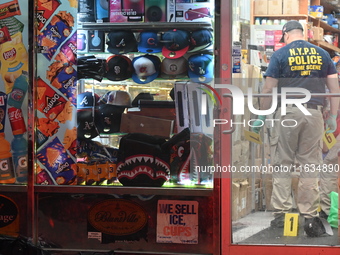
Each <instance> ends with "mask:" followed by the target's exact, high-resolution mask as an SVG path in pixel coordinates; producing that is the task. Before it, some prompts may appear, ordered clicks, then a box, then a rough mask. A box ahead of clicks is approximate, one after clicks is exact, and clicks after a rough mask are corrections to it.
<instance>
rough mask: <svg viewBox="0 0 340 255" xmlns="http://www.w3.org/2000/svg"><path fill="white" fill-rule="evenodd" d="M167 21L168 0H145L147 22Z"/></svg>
mask: <svg viewBox="0 0 340 255" xmlns="http://www.w3.org/2000/svg"><path fill="white" fill-rule="evenodd" d="M165 21H166V0H145V22H165Z"/></svg>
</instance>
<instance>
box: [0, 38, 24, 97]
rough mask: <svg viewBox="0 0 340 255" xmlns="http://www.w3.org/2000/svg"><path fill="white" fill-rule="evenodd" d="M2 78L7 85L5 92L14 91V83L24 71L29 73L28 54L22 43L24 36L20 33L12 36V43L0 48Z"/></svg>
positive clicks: (6, 43) (4, 44) (2, 45)
mask: <svg viewBox="0 0 340 255" xmlns="http://www.w3.org/2000/svg"><path fill="white" fill-rule="evenodd" d="M0 62H1V71H0V72H1V77H2V79H3V81H4V84H5V92H6V94H9V93H10V92H11V91H12V88H13V85H14V81H15V80H16V78H18V77H19V76H20V75H21V74H22V72H23V71H26V72H28V54H27V50H26V48H25V45H24V44H23V42H22V34H21V32H18V33H16V34H14V35H13V36H11V41H8V42H5V43H3V44H1V47H0Z"/></svg>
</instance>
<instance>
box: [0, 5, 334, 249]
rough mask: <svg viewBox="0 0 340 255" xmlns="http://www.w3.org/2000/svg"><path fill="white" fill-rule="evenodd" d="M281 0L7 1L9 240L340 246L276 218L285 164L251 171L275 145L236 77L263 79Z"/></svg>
mask: <svg viewBox="0 0 340 255" xmlns="http://www.w3.org/2000/svg"><path fill="white" fill-rule="evenodd" d="M271 2H275V3H274V5H273V6H276V4H277V3H276V2H281V4H280V5H279V6H281V7H282V8H284V6H286V5H285V4H284V2H285V1H258V0H255V1H246V0H243V1H242V0H234V1H227V0H221V1H215V2H214V1H212V0H210V1H209V0H207V1H198V0H197V1H195V0H194V1H193V0H191V1H184V0H183V1H182V0H181V1H180V0H177V1H172V0H167V1H165V0H161V1H154V0H137V1H133V0H118V1H111V0H109V1H107V0H36V1H24V0H5V3H1V4H0V14H1V15H0V24H1V26H0V51H1V54H0V55H1V56H0V61H1V71H0V73H1V79H0V112H1V114H0V116H1V117H0V139H2V141H1V144H2V145H1V149H0V164H1V171H0V183H1V184H0V234H1V236H0V237H1V239H0V254H6V255H7V254H17V253H15V250H18V248H20V249H21V250H22V251H24V252H29V251H30V252H31V253H30V254H35V253H37V254H38V252H39V254H67V255H73V254H130V255H135V254H149V255H151V254H157V255H161V254H164V255H175V254H178V255H179V254H182V255H184V254H190V255H196V254H197V255H208V254H211V255H225V254H252V253H256V254H273V253H276V254H284V253H287V252H290V253H293V254H296V253H299V254H300V253H301V254H337V253H338V251H339V248H338V247H339V237H338V232H337V229H336V228H335V227H333V228H332V231H333V232H334V234H333V235H329V236H328V235H324V236H322V237H319V238H315V239H311V238H308V237H306V235H305V234H304V232H303V228H301V227H300V226H299V223H298V222H295V221H294V227H297V228H298V230H297V231H295V232H294V231H292V232H293V233H289V234H287V233H286V232H283V230H282V231H281V230H280V231H277V230H273V229H271V228H270V220H272V209H271V208H270V202H269V201H268V197H270V192H271V187H272V182H271V178H270V175H268V174H267V173H264V172H261V171H260V172H256V173H255V172H250V171H244V172H241V171H239V169H241V168H242V167H243V168H246V166H247V167H248V169H249V166H255V165H261V164H262V163H263V164H267V163H268V158H269V156H270V155H268V140H266V136H267V134H266V133H264V134H261V138H262V141H263V142H262V143H256V142H254V140H252V138H251V137H249V127H247V126H245V125H243V124H242V123H247V122H248V120H249V119H253V118H255V116H252V115H251V113H250V112H249V109H247V107H246V106H247V104H245V109H244V114H243V115H242V116H235V115H234V114H233V112H234V111H235V110H236V109H235V107H233V102H234V99H233V97H232V94H231V93H230V92H231V91H230V88H231V86H235V87H237V88H238V89H239V90H240V91H241V92H243V94H244V95H245V96H247V95H248V92H249V88H250V90H251V91H252V92H253V93H254V94H258V92H259V88H260V87H261V85H262V84H263V79H262V71H263V69H264V68H263V66H262V62H260V63H259V62H256V60H258V61H260V60H259V59H261V61H266V58H264V55H263V48H261V47H259V45H260V46H262V43H257V42H256V40H260V39H261V38H262V37H261V38H260V39H259V35H261V36H263V35H266V32H265V31H266V30H273V31H274V30H275V31H276V30H280V29H281V28H282V25H281V26H280V25H275V26H274V24H269V26H270V27H269V28H268V27H267V26H265V27H262V30H261V29H260V28H258V27H255V25H254V24H256V22H258V21H259V22H262V19H264V18H267V20H273V22H272V23H274V19H275V20H276V18H274V16H271V14H268V9H269V6H272V4H273V3H271ZM289 2H290V3H291V4H296V2H298V6H299V8H298V9H299V10H300V11H301V15H300V13H299V15H297V14H294V15H295V16H294V15H290V14H286V16H285V17H286V18H285V19H288V18H289V19H298V20H301V19H304V18H305V19H308V17H309V16H308V11H302V10H305V9H306V8H307V7H308V4H310V5H318V6H321V5H322V4H325V3H324V2H326V1H321V3H320V1H310V2H312V3H307V2H309V1H289ZM258 6H261V8H260V9H261V10H267V11H266V13H265V14H264V13H262V14H259V15H262V16H258V18H259V20H257V19H256V18H257V16H256V15H257V14H255V13H256V12H255V9H258ZM289 6H290V5H289ZM293 6H295V5H293ZM332 6H333V5H332ZM286 8H287V7H286ZM327 8H328V9H327ZM306 10H307V9H306ZM325 11H329V7H325ZM281 12H282V10H281ZM282 13H283V12H282ZM282 15H283V14H282ZM287 15H288V16H287ZM260 18H261V19H260ZM282 19H283V18H282ZM255 21H256V22H255ZM275 22H276V21H275ZM313 22H314V24H315V25H316V23H317V22H319V21H318V20H314V19H313ZM327 28H328V27H327ZM256 29H257V30H256ZM259 29H260V30H261V31H262V32H258V30H259ZM263 29H264V30H263ZM330 30H332V29H330ZM263 31H264V32H263ZM332 31H333V33H335V34H336V33H337V32H338V30H337V29H336V28H334V29H333V30H332ZM339 32H340V30H339ZM254 38H255V39H256V40H255V39H254ZM254 40H255V41H254ZM257 44H258V45H257ZM273 50H274V49H273ZM339 52H340V51H339ZM267 55H268V56H269V53H268V52H267ZM263 59H265V60H263ZM263 63H264V62H263ZM256 101H257V98H256V96H255V99H253V102H254V105H255V104H256ZM232 123H241V124H239V125H232ZM297 178H298V176H294V178H292V179H293V180H295V181H296V179H297ZM293 184H294V183H292V185H293ZM294 217H297V219H298V216H294ZM294 219H296V218H294ZM292 226H293V225H292ZM38 250H39V251H38ZM23 254H26V253H23ZM27 254H28V253H27Z"/></svg>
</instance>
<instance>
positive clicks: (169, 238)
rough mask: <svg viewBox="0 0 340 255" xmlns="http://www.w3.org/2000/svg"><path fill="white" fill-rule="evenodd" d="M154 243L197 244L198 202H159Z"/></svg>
mask: <svg viewBox="0 0 340 255" xmlns="http://www.w3.org/2000/svg"><path fill="white" fill-rule="evenodd" d="M156 241H157V243H181V244H198V202H197V201H182V200H159V201H158V205H157V240H156Z"/></svg>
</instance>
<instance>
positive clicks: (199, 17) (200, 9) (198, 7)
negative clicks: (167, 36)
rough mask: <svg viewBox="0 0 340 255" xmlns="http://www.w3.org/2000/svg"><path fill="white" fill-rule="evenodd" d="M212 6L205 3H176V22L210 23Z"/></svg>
mask: <svg viewBox="0 0 340 255" xmlns="http://www.w3.org/2000/svg"><path fill="white" fill-rule="evenodd" d="M213 13H214V10H213V5H212V4H211V3H209V2H205V3H198V2H196V3H176V15H175V20H176V22H211V19H212V18H213Z"/></svg>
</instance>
